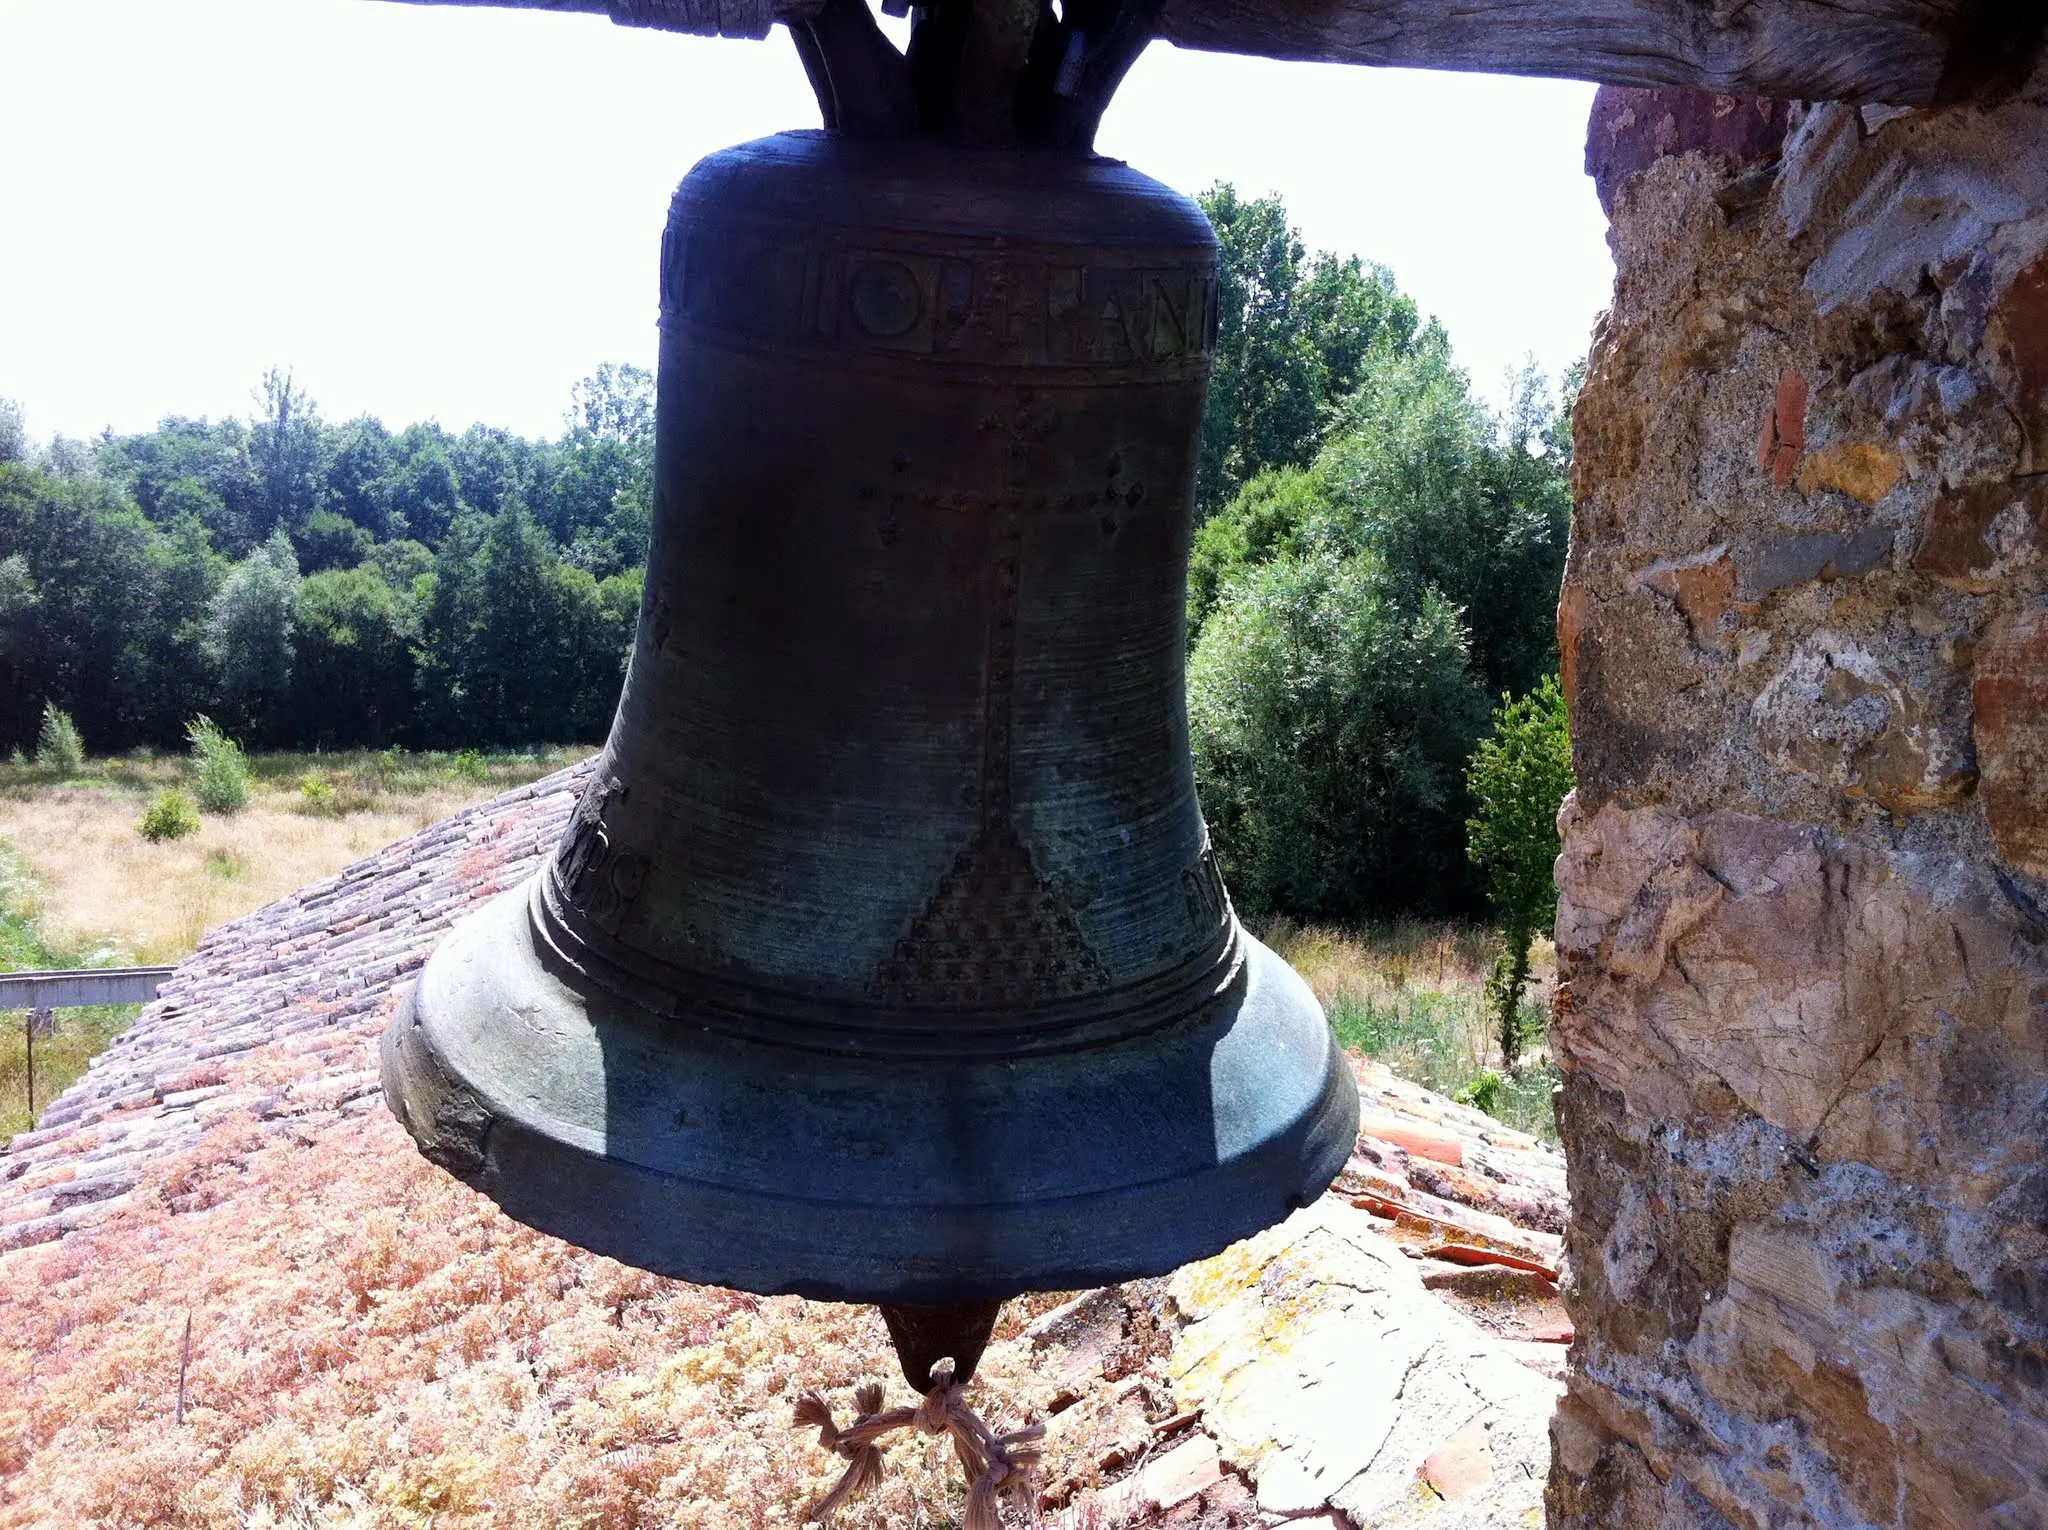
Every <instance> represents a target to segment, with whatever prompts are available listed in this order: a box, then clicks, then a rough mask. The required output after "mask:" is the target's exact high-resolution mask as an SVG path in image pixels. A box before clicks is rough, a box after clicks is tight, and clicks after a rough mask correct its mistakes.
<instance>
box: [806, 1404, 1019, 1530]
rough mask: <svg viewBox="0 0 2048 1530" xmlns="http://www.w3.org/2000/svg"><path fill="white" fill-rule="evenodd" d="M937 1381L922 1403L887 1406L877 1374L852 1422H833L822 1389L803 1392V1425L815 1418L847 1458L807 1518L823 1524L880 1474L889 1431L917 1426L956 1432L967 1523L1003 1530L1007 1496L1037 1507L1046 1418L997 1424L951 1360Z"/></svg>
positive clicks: (975, 1528)
mask: <svg viewBox="0 0 2048 1530" xmlns="http://www.w3.org/2000/svg"><path fill="white" fill-rule="evenodd" d="M930 1387H931V1389H930V1390H929V1391H928V1392H926V1393H925V1394H924V1398H923V1400H922V1401H920V1402H919V1403H918V1404H917V1405H916V1406H915V1407H909V1408H887V1409H885V1408H883V1406H882V1384H881V1383H880V1382H878V1381H870V1382H868V1383H866V1384H865V1385H863V1386H861V1387H860V1388H859V1389H858V1390H857V1391H856V1392H855V1393H854V1394H853V1396H854V1407H855V1408H856V1409H857V1410H858V1411H857V1412H856V1414H855V1415H854V1419H853V1422H852V1423H851V1424H849V1425H848V1426H847V1427H846V1428H845V1429H841V1428H839V1426H838V1425H837V1424H836V1423H834V1422H833V1419H832V1409H831V1407H830V1405H829V1404H827V1403H826V1401H825V1399H824V1398H822V1397H820V1396H819V1395H818V1394H817V1393H816V1392H806V1393H804V1395H803V1396H802V1397H799V1398H798V1399H797V1401H796V1423H797V1427H798V1428H800V1429H808V1428H810V1427H812V1426H814V1425H815V1426H816V1428H817V1431H818V1443H819V1444H820V1445H822V1446H824V1447H825V1449H827V1450H829V1451H831V1452H833V1453H834V1454H835V1455H839V1456H843V1457H845V1458H846V1470H845V1471H844V1472H843V1473H841V1474H840V1478H839V1481H838V1482H836V1483H835V1484H833V1487H832V1491H831V1492H829V1493H827V1494H826V1495H825V1496H824V1497H823V1498H821V1499H819V1500H818V1501H817V1502H816V1503H815V1504H813V1505H812V1506H811V1509H810V1512H809V1514H808V1515H807V1516H806V1518H808V1519H811V1520H816V1521H818V1522H820V1523H822V1522H824V1521H825V1520H826V1519H828V1518H830V1517H831V1515H832V1514H833V1513H834V1511H836V1510H837V1509H838V1508H839V1506H840V1505H841V1504H843V1503H845V1502H846V1501H847V1500H848V1499H850V1498H852V1497H854V1496H855V1495H856V1494H858V1493H862V1492H865V1491H866V1490H867V1489H869V1488H871V1487H873V1486H874V1485H875V1484H876V1483H877V1482H879V1481H881V1480H882V1446H881V1443H880V1442H881V1440H882V1437H883V1436H885V1435H888V1434H892V1433H894V1432H895V1431H896V1430H898V1429H913V1428H914V1429H916V1430H917V1431H919V1432H920V1433H922V1434H930V1435H937V1434H944V1435H949V1436H951V1437H952V1441H953V1453H954V1455H956V1456H957V1457H959V1460H960V1469H961V1470H962V1471H963V1472H965V1473H966V1474H967V1483H968V1487H967V1515H966V1518H965V1519H963V1520H962V1521H961V1525H962V1530H1003V1521H1002V1517H1001V1515H1000V1514H999V1513H998V1511H997V1507H996V1506H997V1504H998V1502H999V1501H1000V1500H1002V1499H1004V1498H1007V1499H1009V1500H1010V1502H1011V1504H1012V1506H1013V1507H1015V1508H1017V1509H1018V1510H1019V1511H1020V1512H1022V1513H1026V1514H1028V1513H1029V1512H1030V1508H1031V1493H1032V1485H1031V1468H1032V1467H1033V1466H1035V1465H1036V1464H1037V1462H1038V1451H1039V1446H1038V1441H1039V1440H1040V1439H1042V1438H1043V1437H1044V1435H1045V1425H1043V1424H1028V1425H1026V1426H1025V1427H1024V1428H1022V1429H1012V1430H1007V1431H1003V1432H998V1431H996V1430H994V1429H991V1428H990V1427H989V1426H988V1425H987V1424H986V1423H984V1422H983V1421H982V1419H981V1417H980V1415H979V1414H977V1413H976V1412H975V1411H974V1409H973V1408H972V1407H971V1406H969V1404H968V1401H967V1383H966V1381H964V1380H962V1381H955V1380H954V1378H953V1370H952V1367H951V1366H950V1365H945V1364H941V1365H940V1366H938V1367H937V1368H935V1369H934V1370H933V1371H932V1373H931V1378H930Z"/></svg>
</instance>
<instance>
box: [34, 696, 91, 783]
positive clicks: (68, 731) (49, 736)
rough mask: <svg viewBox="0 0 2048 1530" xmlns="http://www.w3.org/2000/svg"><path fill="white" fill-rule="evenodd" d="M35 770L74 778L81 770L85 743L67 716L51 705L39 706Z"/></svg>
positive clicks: (67, 714)
mask: <svg viewBox="0 0 2048 1530" xmlns="http://www.w3.org/2000/svg"><path fill="white" fill-rule="evenodd" d="M36 768H37V769H38V770H47V771H48V772H50V774H52V775H55V776H75V775H77V774H78V773H79V772H80V771H82V770H84V769H85V740H83V739H82V738H80V737H79V736H78V725H77V724H76V723H74V722H73V721H72V720H71V714H70V713H69V712H64V711H60V710H59V709H58V707H57V705H56V703H55V702H45V703H44V704H43V727H42V731H41V732H40V733H38V734H37V735H36Z"/></svg>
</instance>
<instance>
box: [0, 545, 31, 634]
mask: <svg viewBox="0 0 2048 1530" xmlns="http://www.w3.org/2000/svg"><path fill="white" fill-rule="evenodd" d="M35 603H36V579H35V575H33V574H31V573H30V572H29V570H28V559H26V558H24V557H23V556H22V555H21V554H20V553H9V554H8V555H7V556H6V557H4V558H0V654H4V653H6V652H7V650H8V649H10V648H12V647H13V646H14V644H15V643H16V642H17V641H18V639H17V638H16V636H15V633H14V630H13V629H14V623H15V621H16V619H17V618H19V617H20V616H22V615H23V614H24V613H26V612H27V610H28V608H29V607H30V606H32V605H34V604H35Z"/></svg>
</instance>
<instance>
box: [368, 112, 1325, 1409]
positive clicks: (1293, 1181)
mask: <svg viewBox="0 0 2048 1530" xmlns="http://www.w3.org/2000/svg"><path fill="white" fill-rule="evenodd" d="M661 303H662V306H661V320H662V349H661V364H660V394H659V406H658V421H659V426H658V428H659V438H658V440H659V444H658V455H657V488H656V498H655V529H654V540H653V549H652V553H651V557H650V562H649V565H648V569H647V584H646V596H645V600H644V602H643V604H642V607H641V614H640V621H639V628H638V632H637V635H636V637H635V641H634V649H633V657H632V662H631V667H630V671H629V673H628V675H627V679H626V685H625V692H624V695H623V697H622V698H621V700H620V703H619V709H618V715H617V719H616V721H615V722H614V723H613V726H612V733H611V738H610V741H609V742H608V743H607V745H606V746H605V750H604V753H603V755H602V756H601V757H600V759H599V761H598V763H597V767H596V772H595V774H594V775H593V777H592V778H591V783H590V786H589V789H588V791H587V792H586V793H585V795H584V797H583V800H582V802H581V804H580V806H579V807H578V809H577V811H576V814H575V817H574V820H573V822H572V824H571V826H570V828H569V830H568V832H567V834H566V835H565V836H564V838H563V840H562V843H561V845H560V847H559V849H558V850H557V852H556V854H555V856H554V857H553V859H552V860H551V861H550V862H549V864H548V865H547V867H546V869H545V870H544V871H543V872H541V873H540V874H539V875H538V876H536V877H535V878H534V879H533V881H532V882H531V883H530V884H529V885H527V886H526V887H524V888H521V889H519V890H518V891H517V892H514V893H511V894H508V895H506V896H504V897H502V898H501V899H499V900H498V901H497V902H496V903H494V904H492V905H491V906H490V907H489V908H488V909H486V910H485V911H484V912H482V913H481V914H479V915H477V916H476V917H475V918H473V919H471V920H469V921H468V922H466V923H465V924H463V925H462V926H461V927H459V928H458V929H457V930H456V931H455V932H454V934H452V935H451V936H450V937H449V939H448V941H447V943H446V944H445V945H443V946H442V947H441V948H440V950H439V951H437V952H436V953H435V955H434V957H433V959H432V960H431V961H430V962H428V964H427V966H426V969H425V972H424V974H423V976H422V977H421V979H420V982H419V984H418V987H417V989H416V990H415V991H414V993H413V995H412V997H411V998H410V999H409V1000H408V1001H407V1003H406V1004H405V1006H404V1008H403V1009H402V1010H401V1011H400V1012H399V1014H398V1016H397V1017H396V1018H395V1019H394V1021H393V1022H392V1024H391V1027H390V1029H389V1030H388V1032H387V1033H386V1035H385V1038H384V1043H383V1056H384V1079H385V1092H386V1095H387V1098H388V1099H389V1100H390V1102H391V1105H392V1108H393V1109H394V1110H395V1111H396V1112H397V1114H398V1115H399V1117H400V1119H401V1120H403V1121H404V1122H405V1124H406V1126H407V1127H408V1128H409V1129H410V1131H411V1132H412V1134H413V1135H414V1137H415V1138H417V1139H418V1141H419V1144H420V1147H421V1150H422V1151H423V1152H425V1153H426V1154H427V1156H428V1157H430V1158H432V1159H433V1160H434V1161H435V1162H437V1163H439V1164H441V1165H443V1166H444V1167H446V1168H448V1169H449V1170H451V1171H452V1172H454V1173H455V1174H457V1175H459V1176H461V1177H462V1178H463V1179H465V1180H467V1181H468V1182H469V1183H471V1184H473V1185H475V1186H477V1187H478V1188H479V1189H481V1190H483V1191H484V1192H485V1193H487V1194H488V1195H490V1196H491V1197H492V1198H493V1199H494V1200H496V1201H497V1202H498V1203H499V1204H500V1205H501V1206H503V1207H504V1209H505V1210H506V1211H507V1212H509V1213H510V1214H511V1215H512V1216H514V1217H517V1218H518V1219H520V1220H521V1221H524V1222H527V1223H530V1224H531V1225H533V1226H535V1227H539V1228H542V1229H544V1230H546V1231H548V1232H550V1233H554V1234H557V1235H559V1236H561V1237H563V1238H566V1239H568V1240H570V1241H572V1242H575V1243H578V1244H581V1245H583V1246H584V1247H586V1248H590V1249H594V1250H597V1251H599V1252H601V1253H605V1254H609V1255H611V1256H613V1257H615V1258H618V1259H621V1260H624V1261H627V1262H628V1263H631V1264H635V1265H640V1266H643V1267H645V1268H648V1269H651V1270H655V1271H659V1272H662V1273H665V1274H669V1275H674V1276H679V1277H683V1278H686V1279H689V1280H692V1281H698V1282H705V1283H712V1284H719V1285H726V1286H735V1287H740V1288H744V1289H747V1290H750V1291H756V1292H762V1293H777V1292H798V1293H802V1294H804V1295H806V1296H812V1297H820V1298H828V1299H834V1300H845V1301H861V1302H878V1303H884V1304H889V1305H890V1306H892V1307H897V1308H902V1307H909V1308H913V1309H915V1308H924V1307H933V1306H947V1305H955V1304H974V1303H983V1304H986V1303H992V1302H994V1301H996V1300H999V1299H1002V1298H1005V1297H1009V1296H1012V1295H1014V1294H1016V1293H1018V1292H1021V1291H1026V1290H1056V1289H1071V1288H1076V1287H1083V1286H1090V1285H1094V1284H1099V1283H1103V1282H1108V1281H1114V1280H1119V1279H1124V1278H1128V1277H1132V1276H1137V1275H1143V1274H1151V1273H1158V1272H1163V1271H1165V1270H1169V1269H1172V1268H1173V1267H1175V1266H1177V1265H1180V1264H1182V1263H1184V1262H1186V1261H1188V1260H1190V1259H1194V1258H1197V1257H1200V1256H1204V1255H1207V1254H1211V1253H1214V1252H1216V1251H1217V1250H1218V1249H1220V1248H1222V1247H1223V1246H1224V1245H1226V1244H1228V1243H1230V1242H1232V1241H1233V1240H1235V1239H1238V1238H1241V1237H1243V1236H1245V1235H1247V1234H1249V1233H1251V1232H1253V1231H1255V1230H1257V1229H1259V1228H1262V1227H1265V1226H1268V1225H1269V1224H1271V1223H1273V1222H1275V1221H1277V1220H1279V1219H1280V1218H1282V1217H1284V1216H1285V1215H1286V1214H1287V1213H1288V1212H1289V1211H1290V1210H1292V1209H1293V1208H1295V1207H1297V1206H1300V1205H1302V1204H1304V1203H1305V1202H1307V1201H1308V1200H1310V1199H1312V1198H1313V1197H1315V1196H1316V1195H1317V1194H1319V1193H1320V1192H1321V1191H1322V1189H1323V1188H1324V1186H1325V1185H1326V1184H1327V1183H1328V1182H1329V1181H1330V1179H1331V1178H1332V1176H1333V1175H1334V1174H1335V1173H1336V1172H1337V1170H1338V1168H1339V1167H1340V1166H1341V1165H1342V1164H1343V1162H1344V1161H1345V1159H1346V1157H1347V1155H1348V1154H1349V1152H1350V1149H1351V1144H1352V1139H1353V1135H1354V1133H1355V1130H1356V1122H1357V1094H1356V1090H1355V1088H1354V1086H1353V1084H1352V1080H1351V1077H1350V1074H1349V1072H1348V1070H1347V1068H1346V1067H1345V1064H1344V1059H1343V1057H1342V1055H1341V1054H1340V1052H1339V1050H1338V1048H1337V1047H1336V1045H1335V1043H1334V1041H1333V1038H1332V1036H1331V1034H1330V1030H1329V1027H1328V1025H1327V1024H1326V1023H1325V1021H1324V1018H1323V1015H1322V1012H1321V1010H1320V1009H1319V1007H1318V1006H1317V1004H1316V1001H1315V998H1314V997H1313V996H1312V995H1311V994H1310V992H1309V990H1308V988H1307V986H1306V985H1305V984H1304V983H1303V982H1302V980H1301V979H1300V978H1299V977H1298V976H1296V974H1295V973H1294V972H1293V971H1292V970H1290V969H1289V968H1288V967H1287V966H1286V965H1285V964H1284V963H1283V962H1281V961H1280V960H1279V959H1278V958H1277V957H1276V956H1274V955H1273V953H1272V952H1271V951H1269V950H1268V949H1267V948H1266V947H1265V946H1263V945H1261V944H1260V943H1259V942H1258V941H1256V940H1254V939H1252V938H1251V937H1250V936H1249V935H1247V934H1246V933H1245V932H1244V930H1243V929H1242V928H1241V927H1240V925H1239V924H1238V922H1237V919H1236V917H1235V915H1234V914H1233V913H1232V910H1231V905H1230V901H1229V898H1228V897H1227V896H1226V894H1225V891H1224V887H1223V883H1222V881H1221V879H1220V878H1219V877H1218V875H1217V870H1216V863H1215V859H1214V857H1213V856H1212V855H1211V853H1210V850H1209V846H1208V842H1207V835H1206V832H1205V830H1204V828H1203V824H1202V817H1201V813H1200V810H1199V808H1198V806H1197V804H1196V800H1195V783H1194V777H1193V772H1192V768H1191V766H1190V763H1189V757H1188V747H1187V722H1186V715H1185V709H1184V701H1183V656H1184V648H1185V629H1184V600H1185V595H1184V581H1185V574H1186V563H1187V555H1188V546H1189V538H1190V526H1191V518H1192V504H1193V488H1194V477H1195V461H1196V449H1197V439H1198V435H1199V430H1200V424H1201V418H1202V405H1203V397H1204V392H1205V389H1206V387H1207V379H1208V373H1209V366H1210V357H1211V353H1212V350H1213V346H1214V338H1215V328H1216V253H1215V242H1214V239H1213V236H1212V235H1211V233H1210V230H1209V227H1208V224H1207V223H1206V221H1205V220H1204V218H1203V216H1202V214H1201V212H1200V211H1199V210H1198V209H1197V208H1196V207H1195V206H1194V205H1193V204H1192V203H1190V202H1189V201H1188V200H1187V199H1185V198H1184V197H1182V196H1180V195H1178V194H1177V193H1175V192H1172V191H1170V190H1168V189H1167V188H1166V187H1164V186H1161V185H1159V184H1158V183H1156V182H1154V181H1151V180H1149V179H1147V178H1146V177H1144V176H1142V175H1139V174H1137V173H1135V172H1134V171H1132V170H1130V169H1128V168H1126V167H1125V166H1123V165H1121V164H1119V163H1116V162H1113V161H1108V160H1102V159H1096V158H1092V157H1089V156H1086V155H1081V154H1073V153H1052V152H1037V153H1034V152H1018V151H1014V150H991V149H978V148H970V147H961V146H956V145H948V144H945V143H939V142H930V141H919V140H915V139H911V140H897V141H887V142H866V141H857V140H852V139H848V138H843V137H836V136H833V135H831V134H826V133H788V134H783V135H779V136H776V137H772V138H767V139H763V140H760V141H758V142H755V143H751V144H746V145H742V146H740V147H738V148H733V149H728V150H726V151H724V152H722V153H718V154H714V155H712V156H711V157H709V158H708V159H706V160H704V161H703V162H702V163H701V164H699V165H698V166H697V167H696V168H695V169H694V170H693V171H692V172H691V173H690V175H689V177H688V179H686V180H685V181H684V182H683V184H682V187H681V189H680V190H679V191H678V192H677V194H676V198H675V202H674V205H673V209H672V211H671V213H670V217H669V223H668V229H667V232H666V235H665V237H664V240H663V245H662V270H661ZM982 1310H983V1311H985V1312H986V1313H987V1314H988V1315H989V1316H991V1317H992V1314H993V1309H992V1307H984V1308H983V1309H982ZM891 1320H892V1324H894V1325H895V1326H897V1328H898V1330H899V1332H898V1337H899V1340H903V1341H904V1342H905V1343H906V1344H907V1345H908V1346H909V1347H908V1348H906V1350H905V1360H906V1370H907V1371H912V1370H914V1369H915V1367H913V1366H912V1365H911V1364H910V1354H911V1351H912V1350H917V1351H918V1352H919V1353H923V1354H926V1355H927V1358H929V1357H930V1356H931V1355H936V1354H937V1353H951V1354H955V1356H956V1358H957V1359H959V1360H960V1362H961V1367H962V1374H963V1377H964V1374H965V1372H966V1371H969V1370H971V1369H972V1363H973V1356H972V1355H970V1354H966V1353H962V1352H961V1351H963V1350H965V1349H969V1348H971V1349H973V1350H974V1351H975V1352H976V1353H978V1350H979V1340H978V1339H973V1340H972V1342H971V1343H970V1342H969V1341H970V1339H972V1335H971V1334H969V1335H968V1336H967V1337H958V1336H957V1335H953V1334H946V1335H941V1336H940V1338H939V1339H932V1340H930V1341H929V1342H928V1343H926V1344H925V1345H924V1346H923V1348H921V1349H920V1347H919V1341H918V1340H917V1337H916V1335H915V1333H912V1334H910V1336H909V1337H908V1338H907V1339H906V1338H905V1333H904V1331H903V1329H904V1326H905V1325H906V1324H907V1325H908V1326H909V1327H910V1328H911V1329H915V1327H916V1325H917V1321H918V1317H917V1314H916V1313H915V1312H914V1311H912V1312H910V1313H908V1314H906V1313H905V1312H901V1311H898V1312H893V1313H892V1314H891ZM977 1322H978V1326H979V1331H980V1333H981V1335H982V1336H984V1337H985V1335H986V1331H987V1328H986V1322H985V1321H979V1320H977ZM941 1326H942V1327H943V1324H942V1325H941ZM968 1326H969V1327H970V1328H972V1327H974V1326H976V1324H975V1323H970V1324H969V1325H968ZM955 1327H956V1328H957V1327H958V1325H957V1324H956V1325H955ZM955 1338H957V1340H958V1341H957V1342H952V1341H953V1340H954V1339H955ZM941 1340H945V1341H946V1342H941ZM935 1344H936V1345H938V1347H937V1348H933V1347H932V1345H935ZM913 1379H914V1380H917V1379H919V1378H918V1377H916V1376H913Z"/></svg>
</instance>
